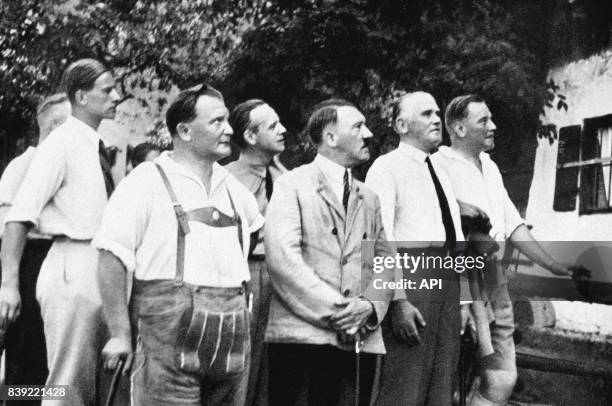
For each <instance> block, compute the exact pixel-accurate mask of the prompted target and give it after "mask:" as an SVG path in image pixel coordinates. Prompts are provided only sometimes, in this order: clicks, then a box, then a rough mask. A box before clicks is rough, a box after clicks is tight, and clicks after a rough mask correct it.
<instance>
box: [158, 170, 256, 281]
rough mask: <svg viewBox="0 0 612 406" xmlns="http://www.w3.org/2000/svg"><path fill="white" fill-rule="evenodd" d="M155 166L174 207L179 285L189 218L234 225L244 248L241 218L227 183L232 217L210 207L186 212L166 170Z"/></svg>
mask: <svg viewBox="0 0 612 406" xmlns="http://www.w3.org/2000/svg"><path fill="white" fill-rule="evenodd" d="M155 167H156V168H157V170H158V171H159V174H160V175H161V178H162V180H163V182H164V186H165V187H166V190H167V191H168V195H169V196H170V200H171V201H172V208H173V209H174V214H175V215H176V220H177V222H178V227H177V237H176V274H175V276H174V283H176V284H177V285H181V284H182V283H183V274H184V269H185V236H186V235H187V234H189V232H190V228H189V220H193V221H200V222H202V223H205V224H207V225H209V226H211V227H227V226H233V225H235V226H236V229H237V233H238V242H239V243H240V249H241V250H244V246H243V239H242V220H241V218H240V216H239V215H238V212H237V211H236V206H235V204H234V200H233V199H232V195H231V194H230V192H229V189H228V188H227V185H226V186H225V190H226V191H227V197H228V198H229V201H230V205H231V208H232V211H233V212H234V216H233V217H229V216H227V215H225V214H223V213H221V212H219V211H218V210H217V209H215V208H211V207H205V208H201V209H196V210H191V211H188V212H186V211H185V210H183V206H181V204H180V203H179V202H178V199H177V198H176V193H174V189H173V188H172V185H171V184H170V181H169V180H168V176H167V175H166V172H165V171H164V170H163V169H162V167H161V166H160V165H159V164H158V163H155Z"/></svg>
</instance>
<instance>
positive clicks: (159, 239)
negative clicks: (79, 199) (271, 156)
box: [93, 85, 264, 405]
mask: <svg viewBox="0 0 612 406" xmlns="http://www.w3.org/2000/svg"><path fill="white" fill-rule="evenodd" d="M228 115H229V112H228V110H227V108H226V107H225V103H224V100H223V97H222V95H221V93H219V92H218V91H217V90H215V89H213V88H212V87H210V86H208V85H200V86H196V87H193V88H189V89H187V90H184V91H182V92H180V93H179V94H178V96H177V97H176V98H175V100H174V101H173V102H172V104H171V105H170V107H169V108H168V111H167V113H166V124H167V126H168V129H169V131H170V134H171V135H172V137H173V145H174V150H173V151H172V152H164V153H163V154H162V155H160V157H159V158H157V159H156V160H155V161H154V162H145V163H142V164H140V165H139V166H138V167H137V168H136V169H134V170H133V171H132V172H131V173H130V174H129V175H128V176H127V177H126V178H125V180H124V181H123V182H122V183H121V184H120V185H119V187H118V188H117V190H116V191H115V193H114V194H113V197H112V198H111V200H110V201H109V204H108V206H107V209H106V210H105V212H104V218H103V220H102V226H101V228H100V230H99V232H98V233H97V234H96V238H95V239H94V242H93V244H94V246H95V247H97V248H98V249H99V250H100V263H99V283H100V286H101V292H102V299H103V306H104V314H105V316H106V319H107V321H108V325H109V328H110V330H111V339H110V340H109V341H108V342H107V343H106V346H105V347H104V351H103V353H104V357H105V365H106V367H107V368H109V369H114V368H116V365H118V362H119V360H120V359H121V358H123V359H125V361H126V364H125V367H124V372H127V371H128V370H129V369H130V367H132V375H131V382H132V403H133V404H135V405H174V404H206V405H242V404H243V403H244V399H243V396H244V394H243V393H241V392H240V391H239V389H240V383H241V382H242V380H243V379H244V376H245V374H247V373H248V361H249V357H250V344H249V314H248V310H247V308H248V305H247V296H248V295H247V292H246V289H245V286H246V282H248V280H249V268H248V263H247V255H248V251H249V245H250V244H249V243H250V234H251V233H254V232H256V231H257V230H259V228H261V227H262V225H263V221H264V220H263V217H262V215H261V214H260V213H259V209H258V207H257V202H256V201H255V198H254V196H253V195H252V194H251V193H250V192H249V191H248V190H247V189H246V188H245V187H244V186H243V185H242V184H241V183H240V182H239V181H238V180H237V179H236V178H235V177H234V176H232V175H231V174H230V173H228V171H227V170H226V169H224V168H223V167H221V166H220V165H219V164H218V163H217V161H218V160H219V159H222V158H224V157H226V156H228V155H229V154H230V151H231V149H230V135H231V133H232V128H231V127H230V125H229V123H228ZM126 271H128V272H134V281H133V289H132V298H131V301H130V307H129V308H128V303H127V296H128V295H127V293H128V292H127V278H126ZM134 345H135V348H134ZM134 350H135V352H134ZM132 361H133V365H132Z"/></svg>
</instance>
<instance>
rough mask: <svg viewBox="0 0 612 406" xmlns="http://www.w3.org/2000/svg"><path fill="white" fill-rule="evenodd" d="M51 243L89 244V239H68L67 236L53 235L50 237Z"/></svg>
mask: <svg viewBox="0 0 612 406" xmlns="http://www.w3.org/2000/svg"><path fill="white" fill-rule="evenodd" d="M52 239H53V241H57V242H86V243H89V242H91V238H83V239H80V238H70V237H68V236H67V235H64V234H62V235H54V236H53V237H52Z"/></svg>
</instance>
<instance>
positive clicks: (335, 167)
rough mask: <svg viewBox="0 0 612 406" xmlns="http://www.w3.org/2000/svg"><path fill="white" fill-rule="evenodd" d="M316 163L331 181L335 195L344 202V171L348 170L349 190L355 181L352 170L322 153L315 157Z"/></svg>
mask: <svg viewBox="0 0 612 406" xmlns="http://www.w3.org/2000/svg"><path fill="white" fill-rule="evenodd" d="M313 162H314V164H315V165H317V166H318V167H319V169H321V172H323V175H325V179H327V181H328V182H329V185H330V186H331V189H332V191H333V192H334V195H336V197H337V198H338V201H339V202H340V203H342V198H343V197H344V172H345V171H347V170H348V182H349V190H350V187H351V184H352V183H353V175H352V174H351V170H350V169H348V168H345V167H344V166H342V165H340V164H337V163H336V162H334V161H332V160H331V159H329V158H326V157H324V156H323V155H321V154H317V156H316V157H315V159H314V161H313Z"/></svg>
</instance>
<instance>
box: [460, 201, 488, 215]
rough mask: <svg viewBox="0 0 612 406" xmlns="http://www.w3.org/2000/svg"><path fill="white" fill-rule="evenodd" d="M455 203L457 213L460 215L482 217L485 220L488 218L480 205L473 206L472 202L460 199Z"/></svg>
mask: <svg viewBox="0 0 612 406" xmlns="http://www.w3.org/2000/svg"><path fill="white" fill-rule="evenodd" d="M457 203H458V204H459V214H460V215H461V216H467V217H482V218H484V219H487V220H488V219H489V216H488V215H487V213H486V212H485V211H484V210H482V209H481V208H480V207H478V206H474V205H473V204H469V203H466V202H462V201H461V200H457Z"/></svg>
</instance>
